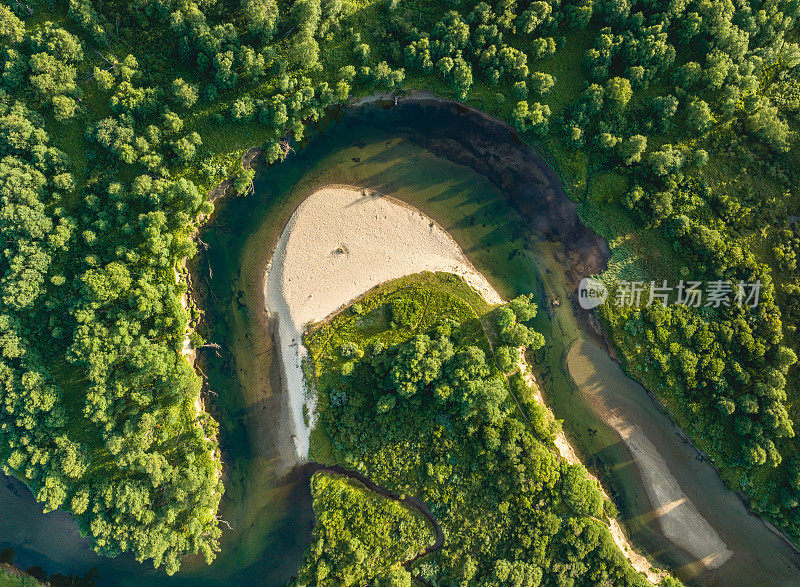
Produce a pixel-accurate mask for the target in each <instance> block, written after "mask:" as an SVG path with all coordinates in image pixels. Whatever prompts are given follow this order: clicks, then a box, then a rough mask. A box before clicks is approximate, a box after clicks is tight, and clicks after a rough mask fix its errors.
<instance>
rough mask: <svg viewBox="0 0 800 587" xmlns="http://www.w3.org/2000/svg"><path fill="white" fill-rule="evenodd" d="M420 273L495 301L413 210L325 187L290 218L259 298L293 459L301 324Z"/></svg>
mask: <svg viewBox="0 0 800 587" xmlns="http://www.w3.org/2000/svg"><path fill="white" fill-rule="evenodd" d="M421 271H434V272H435V271H446V272H449V273H454V274H456V275H459V276H461V277H462V278H464V280H465V281H466V282H467V283H468V284H469V285H470V286H472V287H473V288H474V289H476V290H478V291H479V292H481V294H482V295H484V297H485V298H486V299H487V300H489V301H490V303H501V301H502V300H501V298H500V295H499V294H498V293H497V292H496V291H495V290H494V289H493V288H492V286H491V285H490V284H489V282H488V281H486V279H485V278H484V277H483V276H482V275H481V274H480V273H478V272H477V271H476V270H475V268H474V267H473V266H472V264H471V263H470V262H469V260H468V259H467V257H466V256H465V255H464V253H463V252H462V251H461V248H460V247H459V246H458V244H457V243H456V242H455V241H454V240H453V238H452V237H451V236H450V235H449V234H447V232H446V231H445V230H444V229H443V228H442V227H441V226H439V225H438V224H437V223H436V222H435V221H433V220H432V219H430V218H429V217H427V216H426V215H424V214H423V213H422V212H420V211H419V210H417V209H416V208H414V207H413V206H410V205H408V204H404V203H401V202H399V201H397V200H394V199H392V198H389V197H386V196H383V195H381V194H380V193H378V192H375V191H373V190H367V189H361V188H356V187H352V186H343V185H332V186H325V187H322V188H321V189H318V190H317V191H315V192H313V193H312V194H311V195H309V196H308V198H306V199H305V200H304V201H303V202H302V203H301V204H300V205H299V206H298V208H297V210H296V211H295V212H294V213H293V214H292V217H291V218H290V219H289V222H288V223H287V225H286V227H285V228H284V230H283V232H282V234H281V237H280V239H279V240H278V243H277V246H276V247H275V250H274V252H273V255H272V260H271V262H270V264H269V266H268V268H267V273H266V278H265V282H264V291H265V295H264V298H265V300H266V305H267V311H268V313H269V316H270V318H272V319H275V320H277V327H278V330H277V339H278V342H279V345H280V352H281V363H282V367H283V373H284V381H285V384H286V387H287V391H288V397H289V410H290V413H291V416H292V421H293V424H294V428H293V432H292V437H293V439H294V444H295V451H296V453H297V457H298V459H300V460H302V459H305V458H307V457H308V450H309V442H310V434H311V429H312V428H313V421H314V409H315V400H314V395H313V393H311V392H310V390H309V389H308V386H307V384H306V378H305V376H304V373H303V362H304V361H305V360H306V359H305V358H306V357H307V351H306V349H305V347H304V346H303V340H302V336H303V332H304V330H305V327H306V325H308V324H312V323H315V322H319V321H321V320H323V319H325V318H327V317H328V316H329V315H330V314H332V313H334V312H336V311H337V310H338V309H340V308H342V307H344V306H346V305H348V304H349V303H350V302H351V301H352V300H354V299H355V298H357V297H358V296H360V295H361V294H363V293H364V292H365V291H367V290H369V289H371V288H373V287H374V286H376V285H378V284H380V283H383V282H385V281H389V280H391V279H395V278H398V277H403V276H405V275H408V274H411V273H419V272H421Z"/></svg>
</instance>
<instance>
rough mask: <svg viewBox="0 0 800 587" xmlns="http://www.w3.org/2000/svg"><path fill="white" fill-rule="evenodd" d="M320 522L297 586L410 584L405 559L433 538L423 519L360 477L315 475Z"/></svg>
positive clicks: (315, 511)
mask: <svg viewBox="0 0 800 587" xmlns="http://www.w3.org/2000/svg"><path fill="white" fill-rule="evenodd" d="M311 494H312V496H313V498H314V514H315V517H316V522H315V524H314V531H313V533H312V536H311V546H310V547H309V548H308V550H307V551H306V559H305V561H304V563H303V565H302V566H301V567H300V571H299V572H298V576H297V580H296V581H295V583H294V584H295V585H297V586H298V587H300V586H302V585H320V586H324V585H330V586H339V585H364V584H367V583H369V582H370V581H371V580H373V579H374V580H375V581H376V584H378V585H392V586H398V585H410V584H411V582H410V581H411V575H410V574H409V573H408V571H406V570H405V569H404V568H403V567H402V566H401V565H400V563H402V562H404V561H406V560H409V559H411V558H413V557H414V556H415V555H416V554H417V553H418V552H420V551H422V550H424V548H425V546H427V545H428V544H430V543H432V542H433V536H432V533H431V530H430V529H429V528H428V527H427V524H426V522H425V520H424V518H421V517H419V516H418V515H415V513H414V512H412V511H410V510H408V509H406V508H405V507H404V506H403V505H401V504H399V503H398V502H396V501H394V500H391V499H389V498H386V497H383V496H380V495H377V494H375V493H372V492H371V491H369V490H368V489H366V488H365V487H363V486H362V485H361V484H360V483H358V482H357V481H353V480H350V479H347V478H343V477H339V476H337V475H332V474H329V473H325V472H320V473H316V474H315V475H314V476H313V477H312V478H311Z"/></svg>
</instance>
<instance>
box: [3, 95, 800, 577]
mask: <svg viewBox="0 0 800 587" xmlns="http://www.w3.org/2000/svg"><path fill="white" fill-rule="evenodd" d="M336 118H338V120H337V121H329V122H328V123H327V126H326V127H325V128H324V129H323V130H321V131H319V132H318V133H317V136H316V137H314V138H313V140H311V142H310V143H309V144H308V145H307V146H306V147H305V148H303V149H298V150H297V152H296V153H294V154H292V155H291V156H290V157H289V158H288V159H287V161H286V162H284V163H283V164H282V165H280V166H274V167H272V168H269V169H266V170H264V171H262V172H261V173H259V175H258V177H257V180H256V190H255V193H254V194H253V195H251V196H249V197H247V198H237V199H230V200H226V201H223V202H221V203H220V205H219V206H218V212H217V213H216V215H215V218H214V219H213V221H212V222H211V223H210V224H209V225H208V226H207V227H206V229H205V230H204V231H203V232H202V234H201V239H202V241H203V242H204V243H205V244H207V245H208V249H207V252H204V253H201V254H200V255H198V256H197V257H196V258H195V259H193V260H192V262H191V264H190V265H191V268H192V274H193V277H194V282H195V285H196V289H197V293H198V295H199V297H200V298H201V304H200V305H201V307H204V308H206V317H207V322H208V323H209V324H212V325H213V327H212V330H211V332H209V333H208V336H207V338H208V339H209V340H211V341H214V342H217V343H219V344H220V345H221V346H222V352H221V356H220V357H216V356H215V355H213V354H206V355H204V356H203V361H202V366H203V369H204V370H205V372H206V373H207V374H208V377H209V381H210V388H211V390H212V391H213V392H214V393H215V394H216V395H212V396H210V397H206V405H210V407H211V410H212V413H213V414H214V415H215V416H216V417H217V418H218V420H219V421H220V424H221V443H222V448H223V459H224V461H225V478H224V479H225V485H226V494H225V497H224V498H223V502H222V506H221V515H222V517H223V519H225V520H226V521H227V522H228V523H229V524H230V526H231V529H226V530H225V532H224V534H223V540H222V547H223V549H222V552H221V553H220V554H219V555H218V558H217V560H216V561H215V562H214V564H213V565H211V566H210V567H206V566H204V565H201V564H199V563H198V562H197V561H187V563H186V565H185V569H184V570H183V571H181V573H179V575H178V576H176V577H173V578H167V577H166V575H164V574H163V573H160V572H156V571H153V570H152V567H151V565H150V564H149V563H145V564H144V565H139V564H136V563H135V562H134V561H132V560H131V559H130V558H128V557H120V559H117V560H107V559H101V558H99V557H96V556H95V555H93V554H92V553H91V552H90V551H88V549H87V547H86V542H85V541H84V540H83V539H81V538H80V537H79V536H78V534H77V530H76V528H75V525H74V524H73V523H72V522H71V521H70V519H69V516H67V515H66V514H63V513H59V512H56V513H53V514H47V515H43V514H41V513H38V512H40V511H41V509H40V508H39V507H38V506H37V505H36V504H35V502H34V501H33V498H32V496H31V495H30V492H28V491H27V490H26V489H25V488H24V487H23V486H20V485H19V484H17V485H16V486H14V487H15V491H12V490H11V489H9V488H8V487H7V486H6V484H5V483H2V484H0V508H1V510H2V511H3V512H4V513H5V514H6V515H5V516H3V517H2V518H3V519H2V520H0V548H4V547H12V548H14V549H15V551H16V557H17V558H16V559H15V561H16V562H17V563H18V564H19V565H21V566H23V567H25V566H31V565H40V566H42V567H43V568H44V569H45V570H46V571H47V572H50V573H54V572H63V573H80V574H83V573H85V572H86V571H87V570H88V569H89V568H91V567H92V566H95V565H96V566H97V568H98V572H99V576H100V583H101V584H131V585H139V584H144V583H147V584H162V583H163V584H179V583H191V584H223V583H224V584H247V583H252V582H253V581H257V582H258V583H260V584H264V585H283V584H285V583H286V581H287V580H288V579H289V578H290V577H291V576H292V575H293V573H294V572H295V570H296V568H297V567H298V565H299V563H300V561H301V558H302V554H303V551H304V549H305V547H306V545H307V543H308V540H309V537H310V528H311V525H312V523H313V516H312V512H311V509H310V496H309V495H308V484H307V477H308V468H297V469H295V470H294V471H292V472H291V473H290V474H289V475H288V476H287V475H286V473H287V468H286V464H287V463H288V462H290V460H291V454H292V452H293V447H292V446H291V441H290V434H289V433H288V428H287V424H286V410H285V409H284V397H283V392H282V388H281V382H280V375H279V373H280V370H279V368H278V365H277V360H278V358H277V353H276V352H275V349H274V346H273V343H272V340H271V338H270V337H269V335H268V333H267V331H268V329H267V322H266V316H265V313H264V311H263V307H264V306H263V288H262V286H263V279H264V270H265V268H266V265H267V262H268V260H269V258H270V256H271V252H272V248H273V246H274V244H275V242H276V240H277V238H278V236H279V234H280V232H281V230H282V228H283V226H284V224H285V223H286V221H287V220H288V218H289V216H290V215H291V213H292V212H293V210H294V209H295V208H296V206H297V205H298V204H299V203H300V202H301V201H302V199H303V198H304V197H305V196H307V195H308V194H309V193H311V191H313V190H314V189H315V188H316V187H319V186H321V185H325V184H328V183H344V184H352V185H360V186H365V187H370V188H373V189H376V190H377V191H380V192H382V193H386V194H391V195H392V196H394V197H396V198H398V199H400V200H404V201H407V202H408V203H410V204H412V205H414V206H416V207H417V208H419V209H420V210H422V211H423V212H425V213H426V214H427V215H428V216H430V217H432V218H433V219H435V220H436V221H437V222H438V223H439V224H440V225H441V226H442V227H443V228H445V229H446V230H447V231H448V232H449V233H450V234H451V235H452V236H453V238H454V239H455V240H456V241H457V242H458V243H459V244H460V245H461V247H462V249H463V250H464V252H465V253H466V255H467V256H468V257H469V259H470V260H471V261H472V263H473V264H474V265H475V266H476V268H477V269H478V270H479V271H481V272H482V273H483V274H484V275H485V276H486V278H487V279H488V280H489V281H490V282H491V283H492V284H493V285H494V286H495V288H496V289H497V290H498V291H499V292H500V293H501V294H502V295H504V296H507V297H509V296H513V295H516V294H517V293H522V292H534V293H535V294H536V296H537V298H538V299H539V302H540V306H541V307H542V311H541V312H540V315H539V317H538V318H537V320H536V326H537V328H539V329H540V330H541V331H542V332H543V333H544V334H545V338H546V340H547V345H546V347H545V349H543V350H542V351H539V352H538V353H537V354H536V355H535V356H534V357H533V359H534V363H535V366H536V369H537V370H538V377H539V379H540V380H541V381H542V382H543V384H544V393H545V397H546V400H547V402H548V404H549V405H550V406H551V407H552V408H553V410H554V412H555V414H556V416H557V417H558V418H561V419H564V420H565V430H566V431H567V433H568V435H569V437H570V439H571V440H572V441H573V444H574V445H575V447H576V449H577V451H578V453H579V454H580V455H581V456H582V457H583V458H584V459H585V461H584V462H587V463H588V464H589V465H590V466H591V467H592V468H594V469H595V470H596V472H597V473H598V474H599V476H600V477H601V478H602V480H603V482H604V484H605V485H606V486H607V488H608V489H609V490H610V492H611V493H612V495H613V497H614V499H615V502H616V503H617V505H618V507H619V508H620V511H621V521H622V522H623V523H624V524H625V526H626V528H627V529H628V531H629V533H630V534H631V537H632V539H633V541H634V543H635V544H636V546H637V547H638V548H639V549H640V550H642V551H644V552H646V553H647V554H649V555H651V556H652V557H654V558H655V559H656V560H657V561H658V562H659V563H660V564H663V565H666V566H668V567H670V568H675V569H677V570H678V572H679V574H680V575H681V577H682V578H685V579H692V582H695V583H712V584H724V585H739V584H742V585H744V584H748V585H755V584H758V585H769V584H775V585H788V584H792V583H798V581H796V580H795V577H797V576H798V571H797V562H798V557H797V555H796V554H795V553H794V552H793V551H791V549H789V547H788V546H787V545H786V544H785V543H783V542H782V541H780V540H779V539H777V538H776V537H775V536H774V535H772V534H771V533H770V532H769V530H768V529H767V528H766V526H764V524H762V523H761V522H760V521H758V520H757V519H755V518H753V517H751V516H748V515H747V514H746V511H745V510H744V507H743V506H742V505H741V503H740V502H739V501H738V499H737V498H736V496H735V495H734V494H733V493H731V492H729V491H728V490H727V489H725V488H724V486H722V484H721V482H720V481H719V478H718V477H717V476H716V474H715V473H714V471H713V469H712V468H711V467H710V466H709V465H708V464H707V463H701V462H699V461H697V460H696V459H695V458H694V456H693V454H692V450H693V449H692V448H691V447H690V446H687V445H684V444H683V441H682V440H681V438H680V437H679V436H678V435H677V434H676V433H675V432H674V431H673V430H672V428H671V423H670V421H669V419H668V418H667V417H666V416H664V415H662V414H661V413H660V412H658V410H657V409H656V408H655V405H654V404H653V402H652V401H651V400H650V399H649V397H647V395H646V393H645V392H644V390H643V389H641V387H639V386H637V385H636V384H635V383H634V382H633V381H632V380H630V379H628V378H627V377H626V376H625V375H624V374H623V373H622V371H621V370H620V369H619V367H618V366H617V365H616V364H615V363H614V362H613V361H612V360H611V359H610V358H609V357H608V355H607V354H606V353H605V352H603V351H601V350H599V349H597V347H595V349H597V350H592V347H591V346H586V345H582V346H580V347H576V348H578V351H577V353H576V351H575V350H573V354H572V355H571V356H570V363H569V365H568V364H567V362H566V361H567V357H568V355H567V353H568V350H569V349H570V348H571V347H572V345H573V344H574V342H575V341H577V340H582V339H583V338H584V337H585V335H584V333H583V332H582V326H581V324H582V323H583V322H584V321H583V320H579V318H581V319H582V318H584V317H583V316H580V315H576V311H575V310H573V308H572V305H571V304H570V303H569V302H568V299H569V297H568V296H570V295H571V294H572V291H571V289H572V285H571V284H572V283H573V282H574V279H575V276H576V275H581V274H587V273H590V272H593V271H597V270H599V269H600V268H601V267H602V261H603V258H604V255H605V250H604V246H603V243H602V242H601V241H599V239H597V238H596V237H595V236H594V235H592V233H590V232H589V231H587V230H585V229H583V228H582V227H581V226H580V224H579V223H578V222H577V218H576V216H575V206H574V205H573V204H572V203H571V202H569V201H568V200H567V199H566V198H565V197H564V195H563V192H562V191H561V188H560V187H559V186H558V184H557V182H555V181H554V179H555V178H554V176H553V175H552V172H550V171H549V169H547V168H544V167H540V166H539V165H538V160H537V158H536V157H535V155H533V154H532V153H531V152H530V151H528V150H527V149H524V148H522V147H521V146H520V145H519V144H518V143H516V142H515V141H514V139H513V136H512V135H511V134H510V133H509V132H508V131H506V130H504V129H502V128H500V127H498V126H497V125H494V124H492V123H489V122H487V121H485V120H484V119H482V118H480V117H477V116H476V115H474V114H470V113H467V112H464V111H463V110H460V109H459V108H457V107H454V106H445V105H436V104H429V105H428V106H424V107H423V106H421V105H417V104H411V103H408V102H406V103H403V102H401V105H400V107H399V108H393V109H384V108H381V107H380V106H375V105H372V106H368V107H364V108H362V109H359V110H350V111H347V112H345V113H340V114H339V115H338V116H337V117H336ZM451 137H461V139H462V142H467V143H469V145H467V147H466V148H465V145H464V144H462V142H457V141H455V140H454V139H452V138H451ZM473 168H474V169H473ZM476 169H477V170H478V171H479V172H480V173H478V172H476ZM481 173H483V174H485V175H481ZM487 176H488V177H487ZM490 179H491V181H490ZM548 299H551V300H552V299H559V300H560V301H561V302H562V303H561V304H560V306H559V307H557V308H556V307H548V302H547V300H548ZM568 367H571V369H572V374H573V376H575V377H576V379H579V380H581V381H583V382H584V385H583V387H582V388H580V389H576V387H575V386H574V385H573V382H572V379H571V377H570V370H569V369H568ZM598 386H600V387H601V388H603V389H606V390H608V392H609V394H610V396H609V397H612V398H625V402H628V403H627V405H628V406H629V409H630V411H629V414H628V416H629V417H630V418H631V419H634V418H635V419H637V420H636V422H637V425H638V426H639V427H640V428H641V429H642V430H643V431H644V433H645V435H646V436H647V437H648V438H649V439H650V440H651V442H652V443H653V444H654V446H656V447H657V448H658V449H659V451H660V452H661V454H662V455H663V456H664V457H665V461H666V462H667V464H668V465H669V467H670V471H671V473H672V475H673V476H674V477H675V479H677V482H678V483H679V485H680V487H681V489H682V490H683V491H684V493H686V494H687V495H688V496H689V497H690V498H691V499H692V500H693V501H695V500H696V505H697V509H698V510H699V511H700V513H701V514H702V515H703V516H704V517H705V518H706V519H707V520H708V521H709V523H710V524H711V525H712V526H713V527H714V528H715V530H716V531H717V532H718V533H719V535H720V537H721V538H722V540H723V541H724V542H725V543H726V545H727V547H728V548H729V549H730V550H732V551H733V552H734V556H733V557H732V558H731V559H730V560H729V561H728V562H727V563H726V564H725V565H723V566H722V567H720V568H719V569H718V570H717V571H714V572H713V573H708V572H704V571H703V569H702V568H700V567H699V566H698V565H696V564H693V559H692V557H691V556H690V555H689V554H688V553H687V552H685V551H683V550H682V549H680V548H678V547H676V546H675V545H673V544H671V543H670V542H669V541H668V540H667V539H666V538H665V536H664V535H663V532H662V531H661V529H660V526H659V524H658V521H657V519H656V518H655V517H654V516H653V513H652V508H651V506H650V501H649V499H648V495H647V492H646V491H645V488H644V486H643V485H642V480H641V479H642V478H641V475H640V473H639V471H638V469H637V466H636V465H635V463H634V462H633V460H632V457H631V453H630V451H629V450H628V449H627V447H626V446H625V444H624V443H623V442H622V441H621V439H620V438H619V436H618V435H617V434H616V432H614V430H613V429H611V428H610V427H608V426H607V425H605V424H604V421H603V418H604V417H605V416H606V414H603V413H602V409H599V408H598V406H597V405H596V403H594V402H592V401H591V398H592V395H593V394H596V393H598ZM620 401H622V400H621V399H620ZM628 416H626V417H628Z"/></svg>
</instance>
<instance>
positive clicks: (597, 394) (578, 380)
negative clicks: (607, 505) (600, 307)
mask: <svg viewBox="0 0 800 587" xmlns="http://www.w3.org/2000/svg"><path fill="white" fill-rule="evenodd" d="M592 353H596V354H597V355H600V354H601V353H603V351H602V350H601V349H600V348H599V347H597V346H596V345H593V344H592V343H589V342H586V341H578V342H577V343H576V344H574V345H573V346H572V348H571V349H570V351H569V354H568V356H567V360H566V363H567V366H568V368H569V372H570V375H571V376H572V378H573V380H574V382H575V384H576V385H577V386H579V387H583V388H584V389H587V390H589V391H590V393H591V397H592V401H593V402H595V403H596V404H597V406H598V408H597V409H598V410H600V411H602V412H604V413H606V414H607V416H606V421H607V423H608V424H609V425H610V426H611V427H612V428H613V429H614V430H615V431H616V432H617V434H619V436H620V438H621V439H622V441H623V442H624V443H625V445H626V446H627V447H628V450H629V451H630V453H631V455H632V456H633V458H634V461H635V463H636V466H637V468H638V469H639V471H640V473H641V475H642V481H643V484H644V487H645V489H646V491H647V494H648V496H649V498H650V502H651V503H652V506H653V511H652V515H653V516H654V517H655V518H656V520H657V521H658V524H659V525H660V526H661V529H662V531H663V532H664V535H665V536H666V537H667V538H668V539H669V540H671V541H672V542H673V543H675V544H677V545H679V546H680V547H681V548H683V549H684V550H686V551H687V552H688V553H690V554H691V555H692V556H693V557H694V558H695V559H696V560H697V561H699V562H700V563H701V564H702V565H703V566H705V568H707V569H716V568H718V567H720V566H722V565H723V564H724V563H725V562H726V561H727V560H728V559H730V558H731V556H733V552H732V551H731V550H730V549H729V548H728V546H727V545H726V544H725V542H724V541H723V540H722V539H721V537H720V536H719V534H718V533H717V532H716V531H715V530H714V528H713V527H712V526H711V524H709V522H708V521H707V520H706V519H705V518H704V517H703V515H702V514H700V512H699V511H698V510H697V508H696V507H695V504H694V503H693V502H692V499H691V498H690V497H689V496H688V495H687V494H686V492H684V490H683V489H682V488H681V486H680V484H679V483H678V481H677V480H676V479H675V477H674V476H673V474H672V473H671V472H670V469H669V466H668V465H667V462H666V461H665V460H664V457H663V456H662V454H661V453H660V452H659V450H658V448H656V446H655V445H654V444H653V442H651V441H650V439H648V437H647V436H646V435H645V433H644V431H643V430H642V429H641V428H640V427H639V426H637V425H636V424H634V423H632V422H631V421H630V418H629V417H628V415H627V410H630V409H635V408H631V407H630V406H629V405H628V404H627V403H626V401H625V396H624V393H623V392H622V390H621V389H619V385H618V384H616V385H615V383H614V381H613V380H611V379H610V378H609V377H606V378H601V377H598V374H597V373H595V372H594V371H593V370H592V369H591V368H589V367H587V364H586V362H585V360H584V359H582V357H583V356H584V355H586V354H589V355H591V354H592ZM606 375H607V374H606Z"/></svg>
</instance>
